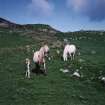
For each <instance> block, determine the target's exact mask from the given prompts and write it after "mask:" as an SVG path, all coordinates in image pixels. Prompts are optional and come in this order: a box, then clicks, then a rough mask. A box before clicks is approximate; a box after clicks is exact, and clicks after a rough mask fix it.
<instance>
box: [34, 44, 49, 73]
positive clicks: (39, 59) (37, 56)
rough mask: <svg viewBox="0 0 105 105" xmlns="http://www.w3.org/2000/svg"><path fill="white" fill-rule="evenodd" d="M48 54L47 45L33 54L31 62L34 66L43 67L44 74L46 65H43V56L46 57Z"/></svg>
mask: <svg viewBox="0 0 105 105" xmlns="http://www.w3.org/2000/svg"><path fill="white" fill-rule="evenodd" d="M48 52H49V47H48V46H47V45H44V46H43V47H41V48H40V50H39V51H36V52H34V56H33V61H34V63H35V64H36V66H38V67H39V66H40V65H41V64H43V65H44V70H45V72H46V64H45V56H47V54H48Z"/></svg>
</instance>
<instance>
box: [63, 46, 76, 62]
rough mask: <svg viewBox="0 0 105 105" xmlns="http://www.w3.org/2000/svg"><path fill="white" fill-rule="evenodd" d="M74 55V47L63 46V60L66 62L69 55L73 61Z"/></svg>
mask: <svg viewBox="0 0 105 105" xmlns="http://www.w3.org/2000/svg"><path fill="white" fill-rule="evenodd" d="M75 53H76V46H75V45H73V44H71V45H69V44H67V45H65V48H64V51H63V60H64V61H67V58H68V55H70V57H71V60H73V59H74V56H75Z"/></svg>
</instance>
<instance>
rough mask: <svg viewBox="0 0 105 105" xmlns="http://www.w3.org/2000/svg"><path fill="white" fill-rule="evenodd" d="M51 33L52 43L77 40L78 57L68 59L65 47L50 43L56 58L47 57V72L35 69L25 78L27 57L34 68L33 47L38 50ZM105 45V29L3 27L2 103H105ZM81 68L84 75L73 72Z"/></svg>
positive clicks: (0, 52)
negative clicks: (61, 30)
mask: <svg viewBox="0 0 105 105" xmlns="http://www.w3.org/2000/svg"><path fill="white" fill-rule="evenodd" d="M37 27H38V29H39V28H40V25H38V26H37ZM33 36H34V37H33ZM39 36H40V37H39ZM45 36H46V37H45ZM48 36H51V37H50V38H51V40H49V41H48V42H49V43H52V41H53V42H56V41H58V40H60V42H61V43H64V40H67V41H68V42H69V43H73V44H75V45H76V46H77V52H76V56H75V60H74V61H71V60H68V61H67V62H64V61H63V60H62V53H63V48H62V47H59V48H56V47H51V46H52V45H49V47H50V55H51V56H52V57H53V59H52V60H51V61H48V60H46V66H47V72H48V74H47V76H44V75H42V74H40V75H35V74H34V73H32V72H31V79H27V78H25V58H27V57H28V58H30V59H31V69H33V68H34V67H35V64H34V63H33V62H32V57H33V52H32V50H33V49H34V50H35V51H36V50H38V49H39V48H40V43H41V42H42V40H43V38H44V39H45V40H48ZM54 37H55V38H54ZM38 38H39V39H38ZM55 39H56V40H55ZM104 45H105V32H100V31H99V32H69V33H59V32H58V33H56V34H49V33H48V34H46V32H45V33H43V32H41V31H38V30H37V31H35V30H30V29H29V28H27V29H26V30H25V29H19V28H18V29H9V28H0V105H104V104H105V99H104V97H105V85H104V84H103V83H101V81H100V80H99V76H105V46H104ZM56 49H59V50H60V55H59V56H58V55H57V54H56ZM60 69H68V70H69V71H70V72H69V73H62V72H61V71H60ZM77 69H78V70H79V72H80V73H81V75H82V76H83V77H82V78H80V79H78V78H75V77H72V76H71V74H72V73H73V72H74V71H75V70H77Z"/></svg>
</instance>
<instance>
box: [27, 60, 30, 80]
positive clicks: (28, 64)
mask: <svg viewBox="0 0 105 105" xmlns="http://www.w3.org/2000/svg"><path fill="white" fill-rule="evenodd" d="M26 67H27V70H26V77H28V78H30V59H28V58H26Z"/></svg>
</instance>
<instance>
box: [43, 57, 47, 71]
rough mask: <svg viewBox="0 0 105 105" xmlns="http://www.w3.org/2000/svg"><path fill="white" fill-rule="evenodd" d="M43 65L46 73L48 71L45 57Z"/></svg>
mask: <svg viewBox="0 0 105 105" xmlns="http://www.w3.org/2000/svg"><path fill="white" fill-rule="evenodd" d="M43 66H44V71H45V73H47V70H46V63H45V59H43Z"/></svg>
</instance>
